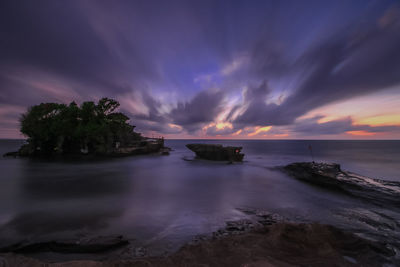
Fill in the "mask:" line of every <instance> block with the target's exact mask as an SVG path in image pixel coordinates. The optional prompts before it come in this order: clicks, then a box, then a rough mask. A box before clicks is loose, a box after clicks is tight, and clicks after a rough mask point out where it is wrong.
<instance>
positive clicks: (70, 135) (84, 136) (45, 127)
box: [20, 98, 141, 154]
mask: <svg viewBox="0 0 400 267" xmlns="http://www.w3.org/2000/svg"><path fill="white" fill-rule="evenodd" d="M118 107H119V103H118V102H117V101H115V100H113V99H109V98H102V99H101V100H99V102H98V103H97V104H95V103H94V102H91V101H90V102H83V103H82V105H81V106H78V105H77V104H76V103H75V102H72V103H70V104H69V105H65V104H58V103H42V104H40V105H36V106H33V107H31V108H29V109H28V112H27V113H25V114H23V115H22V117H21V119H20V122H21V132H22V133H23V134H25V135H26V136H28V137H29V139H28V140H29V145H30V146H31V147H32V148H33V150H34V151H35V152H36V153H40V154H52V153H76V152H79V151H81V149H84V150H86V149H88V150H89V152H91V153H108V152H110V151H111V150H112V149H113V148H114V147H115V143H116V142H121V143H127V142H128V143H129V142H133V141H135V140H140V139H141V136H140V134H138V133H135V132H134V131H133V129H134V127H135V126H132V125H129V124H128V123H127V121H128V120H129V118H128V117H127V116H126V115H124V114H122V113H120V112H114V111H115V110H116V109H117V108H118Z"/></svg>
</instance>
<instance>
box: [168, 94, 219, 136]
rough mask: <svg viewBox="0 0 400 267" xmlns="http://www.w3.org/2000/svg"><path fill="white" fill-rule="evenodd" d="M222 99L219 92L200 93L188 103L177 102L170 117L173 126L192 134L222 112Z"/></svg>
mask: <svg viewBox="0 0 400 267" xmlns="http://www.w3.org/2000/svg"><path fill="white" fill-rule="evenodd" d="M223 98H224V94H223V92H221V91H202V92H200V93H198V94H197V95H196V96H195V97H194V98H193V99H192V100H190V101H189V102H185V103H182V102H179V103H178V106H177V107H176V108H175V109H173V110H172V111H171V113H170V116H171V118H172V120H173V122H174V123H175V124H178V125H181V126H182V127H183V128H185V129H186V130H187V131H188V132H189V133H192V132H194V131H196V130H199V129H201V128H202V127H203V126H204V125H205V124H207V123H209V122H212V121H213V120H214V119H215V117H216V116H217V115H218V114H219V113H220V112H221V111H222V108H223V107H222V101H223Z"/></svg>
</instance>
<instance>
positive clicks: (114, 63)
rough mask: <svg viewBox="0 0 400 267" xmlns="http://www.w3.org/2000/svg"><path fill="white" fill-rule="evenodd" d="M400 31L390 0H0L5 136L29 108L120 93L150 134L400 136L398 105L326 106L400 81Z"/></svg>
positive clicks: (399, 9)
mask: <svg viewBox="0 0 400 267" xmlns="http://www.w3.org/2000/svg"><path fill="white" fill-rule="evenodd" d="M399 33H400V6H399V5H398V3H397V4H396V1H394V0H393V1H392V0H383V1H345V0H343V1H331V2H325V1H312V0H311V1H306V2H304V1H301V2H300V1H280V2H276V1H260V2H254V3H248V2H246V1H211V0H210V1H208V0H205V1H180V0H172V1H126V0H119V1H116V2H115V1H113V2H109V1H90V0H89V1H79V0H71V1H51V0H42V1H39V2H37V1H27V0H22V1H12V0H6V1H2V2H1V3H0V36H1V41H0V58H1V60H0V90H1V92H0V126H2V131H1V132H0V137H18V136H16V135H17V133H18V130H17V129H18V122H17V119H18V117H19V116H20V113H22V112H23V111H24V109H26V108H27V107H29V106H31V105H34V104H38V103H41V102H70V101H73V100H74V101H76V102H78V103H80V102H82V101H86V100H97V99H100V98H101V97H112V98H115V99H117V100H118V101H119V102H120V103H121V111H123V112H125V113H127V114H128V115H129V117H130V118H131V123H132V124H134V125H136V126H137V129H138V130H140V131H142V132H144V133H145V134H154V135H155V134H159V135H164V134H166V135H168V136H174V137H177V138H179V137H182V136H185V137H187V136H190V137H193V138H195V137H202V138H203V137H206V138H207V137H213V136H222V137H229V138H280V137H282V138H291V137H292V138H296V137H307V136H313V137H314V136H316V135H322V136H325V135H329V136H332V137H333V136H335V135H338V136H339V135H343V134H347V135H351V133H350V132H352V133H353V135H354V136H356V135H357V134H359V135H362V134H366V135H367V134H371V136H372V134H373V133H378V132H379V133H382V136H385V138H399V137H400V136H399V132H398V129H397V126H398V125H400V122H396V118H397V116H398V115H399V113H400V111H399V110H395V108H393V107H395V106H396V105H392V108H391V110H387V109H385V108H382V107H381V106H382V105H375V106H376V107H377V110H376V112H368V116H370V117H369V118H362V120H363V121H364V122H368V121H372V122H373V123H374V125H369V124H368V123H364V124H360V123H358V124H357V120H355V119H354V116H355V115H354V114H353V113H352V112H351V111H349V112H348V113H346V114H342V113H343V112H342V113H341V114H340V116H339V115H338V116H336V117H335V116H333V115H332V114H329V116H328V115H326V114H325V113H324V108H325V107H327V106H328V105H332V104H335V103H336V104H337V103H341V102H345V101H349V100H351V99H355V100H354V101H356V99H358V98H357V97H359V96H364V95H367V96H368V95H376V94H378V93H380V92H382V93H385V94H387V92H391V94H392V95H395V94H394V93H393V92H394V91H396V90H397V91H400V49H399V47H400V34H399ZM389 89H390V90H389ZM379 99H380V98H379V97H377V98H376V102H379ZM354 105H355V106H357V105H358V103H357V102H355V103H354ZM398 106H400V102H399V105H398ZM378 107H379V109H378ZM315 110H318V112H319V114H320V115H322V116H326V118H325V119H324V121H323V123H321V121H319V119H317V117H315V116H311V117H310V116H308V117H306V118H304V116H305V115H306V114H309V113H310V112H311V113H312V112H313V111H315ZM330 112H331V111H330ZM331 113H332V112H331ZM359 113H360V112H358V117H360V116H359ZM324 114H325V115H324ZM314 115H315V114H314ZM328 117H329V118H331V119H329V120H330V121H329V120H328ZM389 117H390V118H392V119H390V120H389V122H390V123H389V124H388V123H386V125H380V126H379V127H376V125H379V120H385V121H387V120H388V119H387V118H389ZM393 118H395V119H393ZM358 119H359V118H358ZM13 121H15V122H13ZM318 121H319V122H318ZM373 126H375V127H373Z"/></svg>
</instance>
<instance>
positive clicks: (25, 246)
mask: <svg viewBox="0 0 400 267" xmlns="http://www.w3.org/2000/svg"><path fill="white" fill-rule="evenodd" d="M127 244H129V242H128V241H127V240H125V239H123V238H122V236H117V237H102V236H99V237H94V238H83V239H79V240H66V241H49V242H40V243H18V244H14V245H11V246H8V247H3V248H0V252H15V253H38V252H58V253H98V252H104V251H107V250H111V249H115V248H118V247H121V246H125V245H127ZM0 266H1V265H0Z"/></svg>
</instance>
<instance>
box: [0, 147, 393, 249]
mask: <svg viewBox="0 0 400 267" xmlns="http://www.w3.org/2000/svg"><path fill="white" fill-rule="evenodd" d="M21 142H22V141H15V140H12V141H11V140H0V153H1V154H3V153H5V152H7V151H13V150H16V149H17V148H18V147H19V145H20V144H21ZM193 142H201V143H222V144H225V145H239V146H242V147H243V152H244V153H245V154H246V156H245V162H243V163H235V164H227V163H225V162H210V161H204V160H195V161H187V160H183V159H184V158H185V159H193V157H194V156H193V153H192V152H191V151H190V150H188V149H187V148H186V147H185V144H187V143H193ZM166 145H167V146H169V147H171V148H173V149H174V150H173V151H172V152H171V154H170V155H169V156H161V155H146V156H134V157H124V158H113V159H103V160H96V161H93V160H89V161H68V162H67V161H59V160H58V161H48V160H47V161H44V160H31V159H20V158H18V159H14V158H1V159H0V170H1V173H0V245H1V246H4V245H8V244H12V243H15V242H18V241H21V240H31V241H35V242H36V241H39V240H42V241H46V240H54V239H60V238H76V237H79V236H84V235H89V236H90V235H124V236H125V237H126V238H129V239H131V240H133V239H134V240H135V242H137V243H138V244H141V245H144V246H147V247H149V248H153V251H154V253H157V251H158V252H160V251H163V250H169V249H170V250H173V249H176V248H177V247H179V246H180V245H182V244H183V243H184V242H187V241H188V240H190V239H191V238H192V237H193V236H194V235H196V234H202V233H210V232H211V231H214V230H216V229H217V228H219V227H222V226H223V225H224V222H225V221H227V220H234V219H239V218H242V217H243V216H244V214H243V213H242V212H240V211H239V210H238V209H237V208H241V207H251V208H257V209H263V210H268V211H271V212H277V213H279V214H281V215H283V216H285V217H287V218H296V219H299V220H304V221H310V220H311V221H319V222H323V223H331V224H334V225H339V226H341V227H347V225H350V224H348V222H347V221H346V220H348V218H345V217H343V216H341V215H338V214H344V213H346V212H349V211H360V210H361V211H369V210H371V208H373V209H375V208H376V207H371V206H369V205H370V204H369V203H365V202H363V201H361V200H359V199H356V198H352V197H349V196H346V195H341V194H337V193H335V192H331V191H328V190H325V189H323V188H319V187H315V186H312V185H309V184H306V183H303V182H301V181H298V180H296V179H293V178H291V177H288V176H287V175H285V174H283V173H281V172H279V171H274V170H272V169H271V168H269V167H274V166H278V165H285V164H288V163H291V162H297V161H310V160H311V155H310V152H309V150H308V146H309V145H311V146H312V150H313V154H314V159H315V160H316V161H328V162H337V163H340V164H342V169H344V170H348V171H352V172H356V173H360V174H362V175H365V176H369V177H374V178H380V179H386V180H392V181H400V175H399V173H400V141H243V140H240V141H239V140H236V141H233V140H229V141H220V140H218V141H204V140H197V141H194V140H191V141H188V140H168V141H166ZM379 209H380V211H382V208H379ZM384 212H386V213H390V216H391V217H392V218H394V220H397V219H398V218H399V217H398V216H399V213H398V211H397V210H393V209H388V210H386V211H384ZM361 213H363V212H361ZM349 227H350V226H349ZM351 227H355V228H357V227H356V226H354V224H351ZM360 227H361V226H360ZM396 231H397V230H396ZM150 251H151V250H150Z"/></svg>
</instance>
